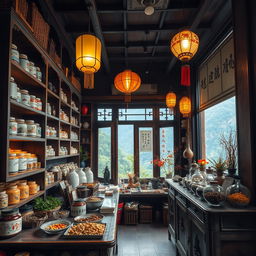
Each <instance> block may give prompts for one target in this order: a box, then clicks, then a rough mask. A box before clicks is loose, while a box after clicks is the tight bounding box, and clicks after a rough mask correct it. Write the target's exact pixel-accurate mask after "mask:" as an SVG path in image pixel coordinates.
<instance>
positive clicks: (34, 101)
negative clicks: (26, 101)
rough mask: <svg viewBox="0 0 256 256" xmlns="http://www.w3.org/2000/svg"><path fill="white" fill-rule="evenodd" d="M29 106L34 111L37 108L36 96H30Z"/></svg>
mask: <svg viewBox="0 0 256 256" xmlns="http://www.w3.org/2000/svg"><path fill="white" fill-rule="evenodd" d="M30 106H31V107H32V108H34V109H36V108H37V102H36V96H35V95H30Z"/></svg>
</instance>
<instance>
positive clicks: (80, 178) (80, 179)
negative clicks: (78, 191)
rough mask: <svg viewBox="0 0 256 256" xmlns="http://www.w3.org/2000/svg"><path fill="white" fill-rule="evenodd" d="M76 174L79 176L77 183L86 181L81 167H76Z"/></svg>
mask: <svg viewBox="0 0 256 256" xmlns="http://www.w3.org/2000/svg"><path fill="white" fill-rule="evenodd" d="M76 172H77V174H78V176H79V184H82V183H87V178H86V175H85V173H84V171H83V168H78V169H77V170H76Z"/></svg>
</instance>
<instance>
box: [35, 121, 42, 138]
mask: <svg viewBox="0 0 256 256" xmlns="http://www.w3.org/2000/svg"><path fill="white" fill-rule="evenodd" d="M35 125H36V137H39V138H41V137H42V128H41V126H40V124H39V123H35Z"/></svg>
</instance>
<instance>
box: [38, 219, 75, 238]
mask: <svg viewBox="0 0 256 256" xmlns="http://www.w3.org/2000/svg"><path fill="white" fill-rule="evenodd" d="M53 224H65V225H66V227H65V228H61V229H56V230H51V229H49V226H50V225H53ZM70 226H71V222H70V221H68V220H61V219H59V220H53V221H48V222H45V223H44V224H42V225H41V226H40V229H41V230H43V231H44V232H45V233H46V234H49V235H55V234H59V233H61V232H62V231H65V230H66V229H68V228H69V227H70Z"/></svg>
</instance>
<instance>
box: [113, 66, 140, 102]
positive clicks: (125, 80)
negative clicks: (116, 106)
mask: <svg viewBox="0 0 256 256" xmlns="http://www.w3.org/2000/svg"><path fill="white" fill-rule="evenodd" d="M140 84H141V79H140V76H139V75H138V74H136V73H135V72H132V71H131V70H124V71H123V72H121V73H119V74H118V75H116V77H115V79H114V85H115V87H116V89H117V90H118V91H120V92H122V93H124V94H125V95H126V98H125V99H126V101H130V97H131V93H132V92H135V91H137V90H138V89H139V87H140Z"/></svg>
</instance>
